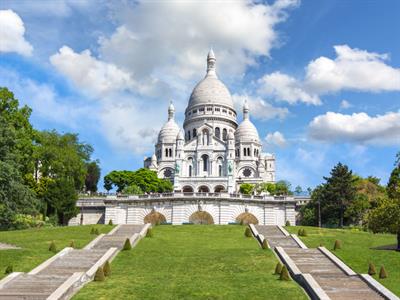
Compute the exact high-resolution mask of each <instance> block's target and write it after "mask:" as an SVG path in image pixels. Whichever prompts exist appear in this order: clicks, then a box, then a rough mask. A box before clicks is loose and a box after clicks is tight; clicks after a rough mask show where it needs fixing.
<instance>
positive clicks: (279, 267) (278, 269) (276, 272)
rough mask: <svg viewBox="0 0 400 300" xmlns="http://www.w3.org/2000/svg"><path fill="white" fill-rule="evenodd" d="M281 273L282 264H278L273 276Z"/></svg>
mask: <svg viewBox="0 0 400 300" xmlns="http://www.w3.org/2000/svg"><path fill="white" fill-rule="evenodd" d="M281 272H282V264H281V263H280V262H278V263H277V264H276V267H275V273H274V274H275V275H281Z"/></svg>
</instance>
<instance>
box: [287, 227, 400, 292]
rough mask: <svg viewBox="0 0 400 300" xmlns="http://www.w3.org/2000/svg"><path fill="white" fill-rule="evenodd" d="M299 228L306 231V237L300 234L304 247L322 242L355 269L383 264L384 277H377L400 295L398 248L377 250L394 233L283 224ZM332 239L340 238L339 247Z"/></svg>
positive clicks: (393, 238) (393, 239) (392, 240)
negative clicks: (335, 248) (396, 249)
mask: <svg viewBox="0 0 400 300" xmlns="http://www.w3.org/2000/svg"><path fill="white" fill-rule="evenodd" d="M300 228H304V229H306V231H307V236H306V237H301V239H302V240H303V242H304V243H305V244H306V245H307V247H310V248H315V247H318V246H319V245H320V244H321V243H322V244H323V245H324V246H325V247H326V248H327V249H329V250H331V251H332V252H333V253H334V254H336V255H337V256H338V257H339V258H341V259H342V260H343V261H344V262H345V263H346V264H347V265H349V266H350V267H351V268H352V269H353V270H354V271H355V272H357V273H368V264H369V262H372V263H374V264H375V266H376V269H377V272H379V268H380V267H381V266H382V265H383V266H385V269H386V271H387V272H388V274H389V277H388V278H386V279H379V278H378V275H375V276H373V277H374V278H375V279H376V280H378V281H379V282H380V283H382V284H383V285H384V286H386V287H387V288H388V289H390V290H391V291H392V292H394V293H395V294H396V295H399V296H400V252H396V251H388V250H379V249H377V248H379V247H382V246H387V245H394V244H396V242H397V240H396V236H395V235H393V234H373V233H370V232H364V231H360V230H357V229H326V228H317V227H300V226H298V227H286V229H287V230H288V231H289V232H290V233H295V234H297V232H298V230H299V229H300ZM335 240H340V241H341V242H342V249H341V250H337V251H333V245H334V243H335Z"/></svg>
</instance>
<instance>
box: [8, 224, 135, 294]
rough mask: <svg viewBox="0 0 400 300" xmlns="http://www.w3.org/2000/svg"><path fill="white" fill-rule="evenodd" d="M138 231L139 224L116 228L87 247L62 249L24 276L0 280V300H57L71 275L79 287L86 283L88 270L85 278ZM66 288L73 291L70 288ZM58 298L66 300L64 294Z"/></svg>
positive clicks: (23, 274)
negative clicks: (57, 292)
mask: <svg viewBox="0 0 400 300" xmlns="http://www.w3.org/2000/svg"><path fill="white" fill-rule="evenodd" d="M142 229H143V225H120V226H118V228H117V229H116V230H115V231H113V232H112V233H111V234H108V235H104V236H102V237H101V238H100V239H99V240H98V241H97V242H96V243H95V244H94V245H92V246H91V247H90V248H84V249H72V248H66V249H64V250H62V251H61V252H59V253H58V254H57V255H55V256H54V257H52V258H50V259H49V260H48V261H46V262H44V263H43V264H42V265H40V266H39V267H37V268H36V269H34V270H32V271H31V272H30V273H28V274H25V273H13V274H11V275H12V276H9V277H6V278H4V279H3V280H2V281H0V300H44V299H60V297H58V296H55V294H54V293H55V291H56V290H57V289H58V288H59V287H60V286H62V285H63V284H64V285H65V284H66V283H67V282H68V281H69V279H70V278H71V276H74V274H76V275H77V276H78V277H76V280H75V282H79V283H81V284H82V285H83V284H84V283H86V282H87V281H90V280H91V278H90V277H91V276H93V275H94V273H93V270H92V271H91V273H93V274H92V275H89V274H88V271H89V270H91V269H93V268H95V269H97V266H96V264H99V263H100V262H101V263H104V262H105V261H104V260H109V259H112V257H113V256H114V255H115V254H116V253H117V251H114V252H113V251H110V250H111V249H112V248H114V247H115V248H117V249H122V247H123V245H124V243H125V240H126V238H131V237H132V236H133V235H134V234H139V233H140V231H141V230H142ZM131 242H132V241H131ZM114 250H116V249H114ZM111 254H112V255H111ZM79 272H82V273H79ZM70 288H72V289H74V287H73V286H71V287H70ZM77 288H79V287H75V290H77ZM62 298H68V295H67V296H66V297H62Z"/></svg>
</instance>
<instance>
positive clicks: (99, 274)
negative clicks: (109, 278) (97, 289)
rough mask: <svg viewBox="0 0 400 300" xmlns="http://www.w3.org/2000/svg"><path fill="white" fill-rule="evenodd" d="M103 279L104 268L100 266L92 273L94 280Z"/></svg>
mask: <svg viewBox="0 0 400 300" xmlns="http://www.w3.org/2000/svg"><path fill="white" fill-rule="evenodd" d="M105 279H106V277H105V276H104V270H103V268H102V267H99V268H98V269H97V271H96V274H95V275H94V281H104V280H105Z"/></svg>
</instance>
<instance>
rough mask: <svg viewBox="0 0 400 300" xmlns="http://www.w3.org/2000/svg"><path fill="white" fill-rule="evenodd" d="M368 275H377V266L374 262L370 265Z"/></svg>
mask: <svg viewBox="0 0 400 300" xmlns="http://www.w3.org/2000/svg"><path fill="white" fill-rule="evenodd" d="M368 274H369V275H375V274H376V269H375V265H374V264H373V263H372V262H370V263H369V266H368Z"/></svg>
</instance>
